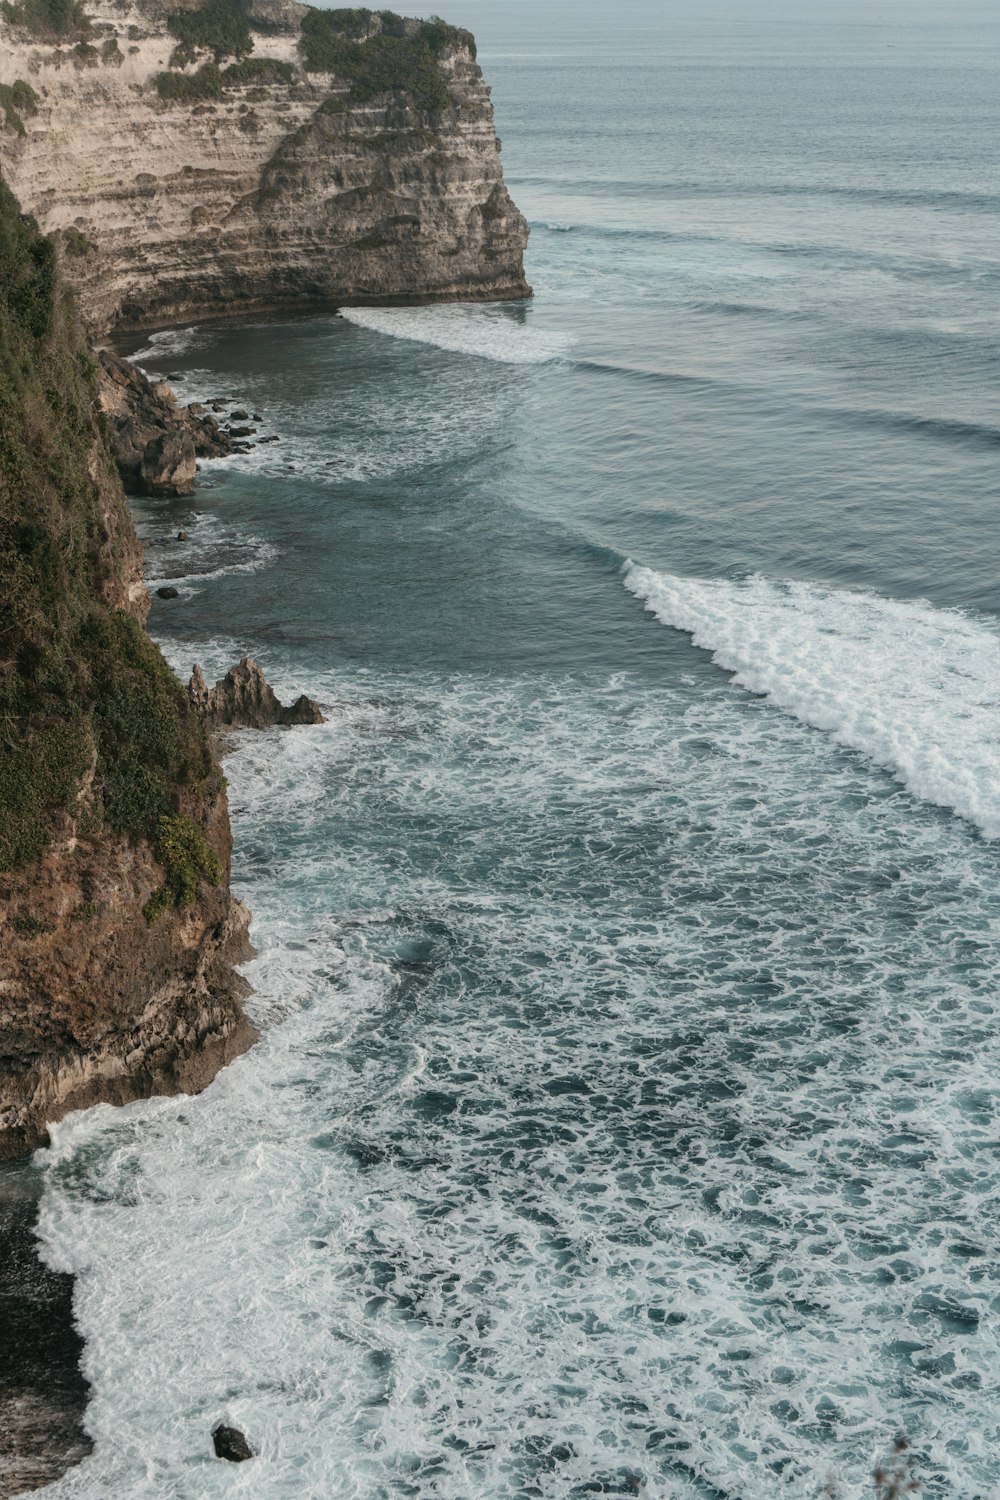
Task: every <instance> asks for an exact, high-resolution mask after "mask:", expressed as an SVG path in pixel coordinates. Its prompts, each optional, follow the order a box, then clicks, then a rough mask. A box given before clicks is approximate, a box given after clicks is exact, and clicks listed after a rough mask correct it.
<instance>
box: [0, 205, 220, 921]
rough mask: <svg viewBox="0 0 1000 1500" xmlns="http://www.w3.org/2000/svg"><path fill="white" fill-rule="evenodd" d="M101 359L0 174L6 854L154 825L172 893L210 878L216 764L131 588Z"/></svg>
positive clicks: (0, 841) (19, 859) (139, 833)
mask: <svg viewBox="0 0 1000 1500" xmlns="http://www.w3.org/2000/svg"><path fill="white" fill-rule="evenodd" d="M97 409H98V398H97V384H96V366H95V364H94V361H93V359H92V357H91V354H90V351H89V349H88V347H87V345H86V343H85V341H84V339H83V336H82V334H81V332H80V330H79V327H78V324H77V322H76V318H75V315H74V313H73V310H72V307H71V306H70V304H69V302H68V300H67V298H66V297H65V295H64V293H63V292H62V289H61V286H60V282H59V274H58V267H57V264H56V253H55V247H54V245H53V242H52V240H51V239H49V238H47V237H46V236H44V235H42V234H40V233H39V231H38V228H37V226H36V224H35V222H34V220H33V219H30V218H28V217H26V216H23V215H22V214H21V213H20V212H19V209H18V205H17V202H16V200H15V199H14V197H13V195H12V193H11V192H10V190H9V189H8V188H7V186H6V184H5V183H4V182H3V181H2V180H0V871H11V870H16V869H17V868H18V867H20V866H22V865H25V864H28V863H30V862H32V861H33V860H36V859H38V858H39V857H40V856H41V855H42V854H43V853H44V852H45V850H46V848H47V846H48V845H49V843H50V842H51V840H52V838H53V837H54V836H55V835H56V834H57V833H59V832H60V831H64V830H65V831H68V829H69V827H70V820H71V821H72V825H73V828H74V830H75V833H76V835H77V837H78V838H81V839H84V840H87V839H96V838H99V837H100V836H101V835H102V834H103V833H105V832H111V833H115V834H119V835H126V836H128V837H131V838H136V839H146V840H148V841H149V842H150V843H151V844H152V845H153V847H154V848H155V850H156V852H157V855H158V857H159V859H160V861H161V863H162V864H163V865H164V869H165V872H166V886H165V889H166V891H167V893H168V898H169V901H171V902H173V903H175V904H182V903H184V902H185V901H187V900H190V899H191V893H192V885H191V882H192V872H194V874H193V879H194V882H195V884H197V878H198V875H199V874H204V875H205V876H206V877H208V878H209V879H218V875H219V868H218V861H217V860H216V858H215V855H214V854H213V852H212V851H211V849H210V848H209V847H208V845H207V843H206V841H205V839H204V837H203V835H202V834H201V832H200V830H199V829H198V827H197V826H196V825H197V820H198V819H199V817H200V816H202V817H203V816H204V814H205V813H206V812H207V810H208V809H209V808H210V806H211V805H212V804H213V803H214V801H215V799H216V797H217V796H218V793H219V790H220V788H221V785H222V780H221V773H220V772H219V770H218V767H217V765H216V763H215V761H214V759H213V757H212V754H211V751H210V749H209V746H208V743H207V741H206V738H205V735H204V733H203V731H202V728H201V725H200V724H199V722H198V720H197V718H196V717H195V715H194V712H193V710H192V709H191V706H190V703H189V702H188V698H187V694H186V693H185V692H184V690H183V688H182V687H181V685H180V683H179V682H178V681H177V679H176V677H175V676H174V674H173V673H172V672H171V671H170V669H169V667H168V666H167V664H166V662H165V661H164V660H163V658H162V656H161V655H160V653H159V651H158V650H157V649H156V647H155V646H154V645H153V644H152V642H151V641H150V640H149V638H148V636H147V635H146V633H145V631H144V630H143V628H142V625H141V623H140V622H139V620H138V619H136V618H135V616H134V615H133V614H131V613H129V612H128V611H127V610H126V609H124V608H122V607H120V606H121V605H123V604H124V603H125V601H126V598H127V588H128V582H129V578H128V561H129V560H128V557H127V556H126V553H127V552H128V549H129V548H130V546H131V545H132V539H131V532H130V530H129V526H130V523H129V521H128V518H127V516H126V514H125V510H124V496H123V493H122V490H121V485H120V482H119V480H118V476H117V473H116V472H115V470H114V465H113V462H112V460H111V457H110V453H109V451H108V447H107V443H106V438H105V435H104V432H103V428H102V424H101V422H100V420H99V418H98V417H97V415H96V412H97Z"/></svg>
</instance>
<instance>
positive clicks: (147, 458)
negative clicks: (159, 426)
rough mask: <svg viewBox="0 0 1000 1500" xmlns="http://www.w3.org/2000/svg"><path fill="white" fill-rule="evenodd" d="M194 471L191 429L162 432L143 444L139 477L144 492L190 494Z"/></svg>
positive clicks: (192, 492) (152, 493)
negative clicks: (144, 445) (189, 430)
mask: <svg viewBox="0 0 1000 1500" xmlns="http://www.w3.org/2000/svg"><path fill="white" fill-rule="evenodd" d="M196 472H197V468H196V464H195V447H194V439H193V438H192V436H191V434H190V432H185V431H183V430H181V429H175V430H174V431H172V432H163V433H161V434H160V435H159V436H158V437H153V438H150V440H149V442H148V443H147V444H146V447H145V451H144V452H143V455H142V466H141V470H140V476H139V477H140V481H141V484H142V489H143V493H144V494H146V495H193V494H194V478H195V474H196Z"/></svg>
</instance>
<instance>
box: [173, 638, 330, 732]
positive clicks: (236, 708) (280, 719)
mask: <svg viewBox="0 0 1000 1500" xmlns="http://www.w3.org/2000/svg"><path fill="white" fill-rule="evenodd" d="M188 695H189V697H190V699H191V706H192V707H193V708H194V711H195V713H196V714H197V715H198V717H199V718H200V719H201V721H202V722H203V724H204V725H205V726H206V728H208V729H211V730H215V731H218V730H220V729H270V728H271V727H272V726H273V725H276V724H325V723H326V720H325V719H324V717H323V715H322V714H321V713H320V711H319V707H318V705H317V704H315V703H314V702H313V700H312V699H311V698H307V697H306V695H305V693H302V694H301V695H300V696H299V697H298V698H296V700H295V702H294V703H293V704H292V705H291V707H290V708H286V707H285V706H284V705H283V704H282V703H281V702H280V701H279V700H278V697H277V695H276V694H275V692H274V689H273V688H272V687H271V685H270V683H269V682H268V680H267V678H266V677H265V676H264V673H263V671H262V670H261V668H260V667H259V666H258V664H257V663H256V662H255V661H254V659H253V657H252V656H244V657H243V659H242V661H241V662H240V663H239V665H238V666H235V667H230V668H229V671H228V672H227V673H226V675H225V677H223V678H222V680H221V681H220V682H217V683H216V684H215V686H214V687H213V688H210V687H209V686H208V684H207V683H206V681H205V678H204V675H203V673H202V670H201V667H199V666H198V665H197V663H196V664H195V669H194V672H193V673H192V675H191V681H190V682H189V683H188Z"/></svg>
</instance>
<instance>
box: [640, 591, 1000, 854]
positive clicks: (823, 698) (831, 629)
mask: <svg viewBox="0 0 1000 1500" xmlns="http://www.w3.org/2000/svg"><path fill="white" fill-rule="evenodd" d="M624 582H625V586H626V588H628V589H629V590H630V591H631V592H632V593H633V594H635V595H636V597H637V598H639V599H641V600H642V601H643V603H644V604H645V606H646V608H647V609H648V610H649V611H650V612H651V613H652V614H654V615H655V616H656V617H657V619H658V620H660V621H662V623H663V624H664V625H670V626H672V627H673V628H674V629H676V630H683V631H685V632H686V633H687V634H689V635H690V636H691V639H692V641H693V642H694V644H695V645H696V646H701V647H703V648H704V649H705V650H707V651H711V652H712V654H713V655H712V659H713V661H714V662H715V663H716V665H718V666H720V667H722V668H724V670H726V671H727V672H732V673H734V674H735V681H736V682H737V683H738V684H739V685H740V686H741V687H745V688H748V689H749V691H750V692H752V693H759V694H761V695H762V696H764V697H765V698H767V699H768V700H769V701H770V702H772V703H773V704H775V706H776V707H778V708H782V709H784V710H785V711H786V712H788V713H791V714H794V716H795V717H796V718H798V719H801V720H802V722H803V723H805V724H810V725H812V726H813V727H814V728H816V729H821V730H823V731H825V732H826V733H828V734H830V735H832V736H833V738H834V739H835V740H836V741H837V742H838V744H841V745H845V746H847V747H849V748H850V749H852V750H858V751H860V752H861V753H862V754H863V755H866V756H868V757H869V759H870V760H872V761H874V762H875V763H876V764H877V765H879V766H882V767H884V768H885V769H886V770H888V771H891V772H892V774H893V775H894V776H895V777H896V778H897V779H898V780H899V781H901V782H902V783H903V785H904V786H906V788H907V789H908V790H909V791H910V792H912V793H913V795H914V796H916V797H919V798H921V799H922V800H923V801H925V802H933V803H936V804H937V805H938V806H940V807H948V808H951V809H952V810H953V811H954V812H956V813H958V814H959V815H960V816H961V817H963V818H966V819H967V820H968V821H969V822H970V823H973V824H975V825H976V827H977V828H979V829H981V831H982V832H983V834H984V835H985V836H986V838H988V839H1000V735H998V729H997V726H998V716H997V710H998V708H1000V634H998V633H997V631H996V629H995V627H994V626H992V625H991V624H990V623H988V622H986V621H985V620H982V619H977V618H975V617H974V616H971V615H966V614H963V613H960V612H959V611H956V610H944V609H935V608H934V607H933V606H932V605H930V604H927V603H924V602H923V601H919V600H918V601H908V600H899V599H888V598H884V597H882V596H881V595H878V594H873V593H867V592H849V591H847V590H843V589H834V588H827V587H824V586H823V585H820V584H815V583H797V582H779V581H776V580H773V579H768V578H763V577H759V576H757V577H753V578H748V579H745V580H742V581H738V582H737V581H731V580H728V579H699V578H680V577H675V576H674V575H672V574H669V573H656V572H654V571H653V570H652V569H650V568H644V567H639V566H637V565H636V564H635V563H633V562H631V561H629V562H628V563H626V565H625V570H624Z"/></svg>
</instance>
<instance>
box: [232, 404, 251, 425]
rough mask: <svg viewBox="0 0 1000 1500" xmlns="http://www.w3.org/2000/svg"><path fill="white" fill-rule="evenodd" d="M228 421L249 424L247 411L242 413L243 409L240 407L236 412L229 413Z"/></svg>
mask: <svg viewBox="0 0 1000 1500" xmlns="http://www.w3.org/2000/svg"><path fill="white" fill-rule="evenodd" d="M229 420H230V421H231V422H249V420H250V413H249V412H248V411H244V410H243V408H242V407H240V408H239V409H238V410H237V411H231V412H230V413H229Z"/></svg>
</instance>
